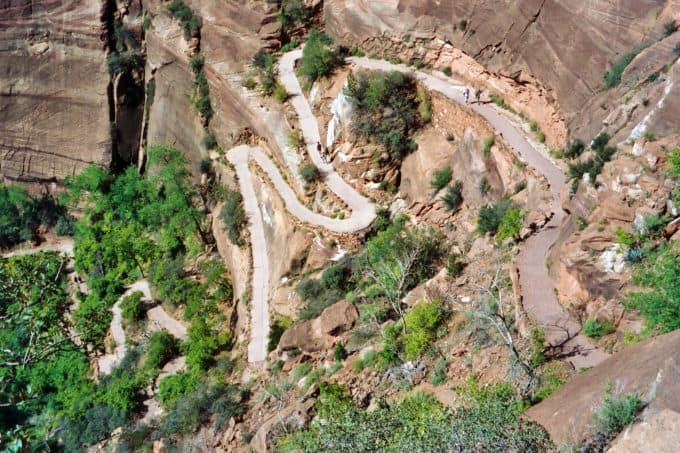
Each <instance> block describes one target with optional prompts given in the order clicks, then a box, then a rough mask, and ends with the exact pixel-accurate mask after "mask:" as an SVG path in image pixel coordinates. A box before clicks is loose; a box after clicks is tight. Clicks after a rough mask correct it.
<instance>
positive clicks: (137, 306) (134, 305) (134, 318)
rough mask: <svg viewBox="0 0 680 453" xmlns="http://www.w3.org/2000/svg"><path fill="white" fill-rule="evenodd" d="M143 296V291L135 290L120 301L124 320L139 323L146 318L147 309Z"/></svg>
mask: <svg viewBox="0 0 680 453" xmlns="http://www.w3.org/2000/svg"><path fill="white" fill-rule="evenodd" d="M142 296H144V294H143V293H142V292H141V291H135V292H133V293H131V294H128V295H127V296H125V297H124V298H123V300H122V301H120V311H121V315H122V317H123V319H124V320H126V321H128V322H130V323H137V322H139V321H141V320H143V319H144V317H145V316H146V311H145V310H144V303H143V302H142Z"/></svg>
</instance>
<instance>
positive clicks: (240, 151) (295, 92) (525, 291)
mask: <svg viewBox="0 0 680 453" xmlns="http://www.w3.org/2000/svg"><path fill="white" fill-rule="evenodd" d="M301 56H302V51H301V50H294V51H291V52H288V53H286V54H284V55H283V56H282V57H281V61H280V63H279V77H280V79H281V82H282V83H283V85H284V86H285V88H286V90H287V91H288V93H289V95H290V96H291V98H290V102H291V104H292V106H293V108H294V109H295V111H296V113H297V115H298V119H299V122H300V129H301V131H302V134H303V138H304V143H305V146H306V148H307V152H308V154H309V156H310V158H311V160H312V162H314V164H315V165H316V166H317V167H318V168H319V170H320V171H321V173H322V175H323V177H324V182H325V183H326V185H328V187H329V188H330V189H331V190H332V191H333V192H335V193H336V194H337V195H338V196H339V197H340V198H342V199H343V200H344V201H345V202H346V203H347V205H348V206H349V207H350V209H351V212H352V215H351V216H350V217H349V218H347V219H343V220H339V219H331V218H328V217H325V216H322V215H320V214H317V213H314V212H312V211H310V210H309V209H307V208H306V207H305V206H304V205H302V204H301V203H300V202H299V200H298V199H297V196H296V195H295V192H294V191H293V190H292V189H291V188H290V186H289V185H288V183H287V182H286V181H285V180H284V179H283V177H282V175H281V174H280V172H279V170H278V168H277V167H276V165H275V164H274V163H273V162H272V161H271V159H269V157H268V156H267V155H266V154H265V153H264V151H263V150H262V149H261V148H258V147H250V146H247V145H243V146H238V147H236V148H233V149H232V150H230V151H229V152H228V153H227V158H228V159H229V161H231V163H232V164H233V165H234V167H235V168H236V173H237V176H238V179H239V186H240V190H241V193H242V195H243V199H244V206H245V211H246V213H247V215H248V218H249V230H250V235H251V242H252V245H251V246H252V254H253V276H252V289H253V291H252V305H251V307H252V308H251V340H250V345H249V348H248V361H249V362H251V363H252V362H260V361H263V360H265V359H266V356H267V338H268V333H269V308H268V282H269V279H270V275H269V268H268V261H267V253H268V252H267V244H266V240H265V237H264V226H263V220H262V213H261V211H260V208H259V205H258V201H257V197H256V195H255V190H254V188H253V185H252V175H251V172H250V170H249V168H248V160H249V159H253V160H254V161H255V162H256V163H257V165H258V166H260V168H262V169H263V170H264V171H265V173H267V175H268V176H269V178H270V179H271V180H272V183H273V185H274V188H275V189H276V190H277V192H278V193H279V194H280V195H281V197H282V199H283V201H284V203H285V205H286V209H287V210H288V211H289V212H290V213H291V214H293V215H294V216H295V217H297V218H298V219H299V220H301V221H303V222H305V223H310V224H313V225H316V226H321V227H323V228H326V229H328V230H331V231H335V232H355V231H359V230H361V229H363V228H366V227H367V226H369V225H370V223H371V222H372V221H373V219H374V218H375V209H374V206H373V205H372V204H371V203H370V202H369V201H368V200H367V199H366V198H365V197H363V196H362V195H361V194H359V193H358V192H357V191H356V190H355V189H354V188H353V187H351V186H350V185H349V184H347V183H346V182H345V181H344V180H343V179H342V177H341V176H340V175H339V174H338V173H336V172H335V170H334V168H333V165H332V164H327V163H325V162H324V161H323V159H322V158H321V155H320V154H319V152H318V151H317V144H318V143H320V142H321V139H320V136H319V128H318V124H317V121H316V118H315V117H314V115H313V114H312V111H311V108H310V106H309V104H308V102H307V100H306V98H305V97H304V95H303V93H302V89H301V88H300V84H299V82H298V80H297V76H296V75H295V72H294V69H295V62H296V61H297V60H298V59H299V58H301ZM349 62H350V63H351V64H353V65H354V66H355V67H357V68H362V69H373V70H381V71H400V72H409V73H412V74H414V75H415V77H416V78H417V79H418V80H420V81H421V82H422V83H423V84H424V85H425V86H426V87H427V88H428V89H430V90H434V91H438V92H440V93H442V94H443V95H444V96H446V97H448V98H449V99H451V100H453V101H455V102H457V103H459V104H462V105H465V101H464V98H463V92H462V90H463V86H460V85H455V84H452V83H451V81H450V80H446V79H445V78H444V77H438V76H436V75H432V74H427V73H424V72H422V71H413V70H412V69H411V68H408V67H407V66H405V65H395V64H391V63H388V62H386V61H382V60H372V59H368V58H350V59H349ZM467 107H468V108H471V109H472V110H474V111H475V112H477V113H478V114H480V115H481V116H482V117H484V118H485V119H486V121H487V122H488V123H489V124H490V125H491V126H492V127H493V128H494V129H495V130H496V132H497V133H498V134H499V135H501V136H502V137H503V138H504V139H505V141H506V142H507V143H508V144H509V145H510V146H511V147H513V148H514V149H515V150H516V151H517V152H518V153H519V154H520V155H521V156H522V158H523V159H524V161H525V162H526V163H527V164H528V165H530V166H531V167H533V168H534V169H536V170H537V171H538V172H539V173H540V174H542V175H543V176H545V178H546V180H547V181H548V183H549V185H550V192H551V195H552V199H553V210H554V213H553V216H552V219H551V220H550V222H549V223H548V224H547V225H546V226H545V227H544V228H543V229H542V230H541V231H540V232H538V233H537V234H535V235H534V236H532V237H531V238H530V239H529V240H527V241H526V242H525V243H524V245H523V246H522V248H521V251H520V254H519V257H518V259H517V267H518V270H519V275H520V280H519V281H520V293H521V297H522V303H523V306H524V309H525V310H526V312H527V314H528V316H529V317H530V319H531V320H532V321H533V322H534V323H535V324H536V325H538V326H541V327H542V328H544V330H545V333H546V340H547V341H548V342H549V343H550V344H551V345H558V344H562V343H564V344H563V348H562V351H563V352H564V353H566V354H569V355H571V357H570V358H569V360H570V361H571V362H572V363H573V364H574V365H575V366H576V367H577V368H580V367H584V366H591V365H595V364H597V363H599V362H600V361H601V360H603V359H604V358H606V357H607V355H606V354H605V353H603V352H602V351H599V350H598V349H596V348H594V347H593V346H592V345H591V344H590V342H589V341H588V340H587V339H586V338H585V337H584V336H583V335H582V334H581V333H580V324H579V323H578V322H577V321H576V320H574V319H573V318H572V317H571V316H570V315H569V314H568V313H567V312H566V311H565V310H564V308H563V307H562V306H561V305H560V304H559V302H558V301H557V298H556V296H555V294H554V287H555V285H554V282H553V281H552V279H551V277H550V275H549V273H548V270H547V268H546V259H547V256H548V253H549V251H550V249H551V247H552V246H553V244H554V243H555V241H556V240H557V236H558V234H559V228H558V227H559V225H560V224H561V222H562V220H563V219H564V216H565V213H564V211H563V210H562V208H561V204H560V191H561V190H562V189H563V188H564V187H565V184H566V181H565V177H564V174H563V173H562V171H561V170H560V169H559V168H558V167H557V166H555V165H554V164H553V163H552V162H551V161H550V159H548V158H547V157H545V156H544V155H543V154H542V153H541V152H540V151H538V150H537V149H535V148H534V147H533V146H532V145H531V144H530V143H529V142H528V141H527V139H526V138H525V136H524V133H523V132H522V131H520V130H519V129H518V128H517V127H516V126H515V125H514V124H513V123H512V122H511V121H510V120H509V119H508V118H506V117H505V116H504V115H503V114H501V113H500V112H499V111H498V110H497V109H495V108H494V107H492V106H490V105H487V104H481V103H477V104H469V105H467ZM565 342H566V343H565Z"/></svg>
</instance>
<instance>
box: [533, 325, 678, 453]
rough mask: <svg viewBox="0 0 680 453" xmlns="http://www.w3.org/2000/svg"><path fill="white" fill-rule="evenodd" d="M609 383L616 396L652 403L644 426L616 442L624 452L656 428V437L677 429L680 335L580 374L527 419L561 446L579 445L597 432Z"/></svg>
mask: <svg viewBox="0 0 680 453" xmlns="http://www.w3.org/2000/svg"><path fill="white" fill-rule="evenodd" d="M609 385H610V386H611V388H612V391H613V392H615V393H637V394H638V395H640V397H641V398H642V400H643V402H645V403H646V404H647V406H646V408H645V409H644V411H643V412H642V414H641V416H640V418H639V422H638V423H637V424H636V425H633V426H632V427H631V429H630V431H629V432H628V433H627V434H626V433H623V434H622V435H621V439H619V441H617V442H621V444H620V445H621V447H622V448H623V445H626V444H628V445H635V444H639V442H636V441H633V440H632V439H631V436H646V437H648V438H649V437H654V435H651V436H650V431H649V430H650V428H651V427H653V426H656V427H657V431H656V433H657V434H656V435H667V434H668V433H665V432H664V430H665V429H666V428H664V427H668V426H672V425H675V426H677V424H678V417H680V331H675V332H672V333H669V334H666V335H662V336H659V337H656V338H652V339H649V340H646V341H644V342H642V343H639V344H637V345H634V346H630V347H628V348H626V349H624V350H623V351H621V352H619V353H618V354H616V355H614V356H612V357H610V358H609V359H607V360H605V361H604V362H602V363H601V364H599V365H597V366H596V367H595V368H593V369H592V370H590V371H588V372H586V373H583V374H579V375H577V376H575V377H574V378H573V379H572V380H571V381H569V382H568V383H567V384H566V385H565V386H564V387H562V388H561V389H560V390H559V391H557V392H555V393H554V394H553V395H551V396H550V397H549V398H548V399H546V400H545V401H543V402H541V403H539V404H537V405H536V406H534V407H532V408H531V409H529V410H528V411H527V412H526V415H527V416H528V417H529V418H531V419H533V420H535V421H537V422H538V423H540V424H541V425H543V426H544V427H545V428H546V429H547V430H548V432H549V433H550V436H551V437H552V439H553V441H555V443H556V444H557V445H564V444H565V443H569V444H572V445H573V444H577V443H578V442H580V441H583V440H584V439H586V438H588V437H590V436H592V435H593V434H594V427H593V419H592V413H593V411H596V410H597V409H598V408H599V406H600V405H601V403H602V398H603V396H604V392H605V388H606V387H607V386H609ZM645 425H652V426H645ZM635 433H637V434H635ZM626 439H627V440H626ZM615 443H616V442H615ZM675 445H677V444H675ZM668 446H669V444H665V447H666V448H667V447H668ZM617 451H637V450H635V449H632V450H621V449H619V450H617ZM646 451H670V450H655V449H649V450H646Z"/></svg>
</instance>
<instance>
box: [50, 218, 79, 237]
mask: <svg viewBox="0 0 680 453" xmlns="http://www.w3.org/2000/svg"><path fill="white" fill-rule="evenodd" d="M54 232H55V233H56V234H57V235H58V236H73V235H74V234H75V232H76V218H75V217H73V216H72V215H70V214H66V215H63V216H61V217H59V220H57V223H56V224H55V225H54Z"/></svg>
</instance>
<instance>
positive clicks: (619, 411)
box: [593, 386, 642, 439]
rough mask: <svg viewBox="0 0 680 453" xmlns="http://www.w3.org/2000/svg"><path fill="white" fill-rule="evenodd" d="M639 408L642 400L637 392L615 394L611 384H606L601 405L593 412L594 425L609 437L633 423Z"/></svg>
mask: <svg viewBox="0 0 680 453" xmlns="http://www.w3.org/2000/svg"><path fill="white" fill-rule="evenodd" d="M641 408H642V400H641V399H640V397H639V396H638V395H637V394H635V393H627V394H621V395H615V394H613V392H612V389H611V386H607V388H606V389H605V395H604V399H603V400H602V406H600V408H599V409H598V410H597V412H595V413H594V414H593V419H594V421H595V426H596V427H597V429H598V430H599V432H600V433H602V434H604V435H605V437H606V438H608V439H611V438H613V437H615V436H616V434H618V433H620V432H621V431H622V430H623V428H625V427H626V426H628V425H630V424H631V423H633V421H634V420H635V417H636V415H637V413H638V412H639V411H640V409H641Z"/></svg>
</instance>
